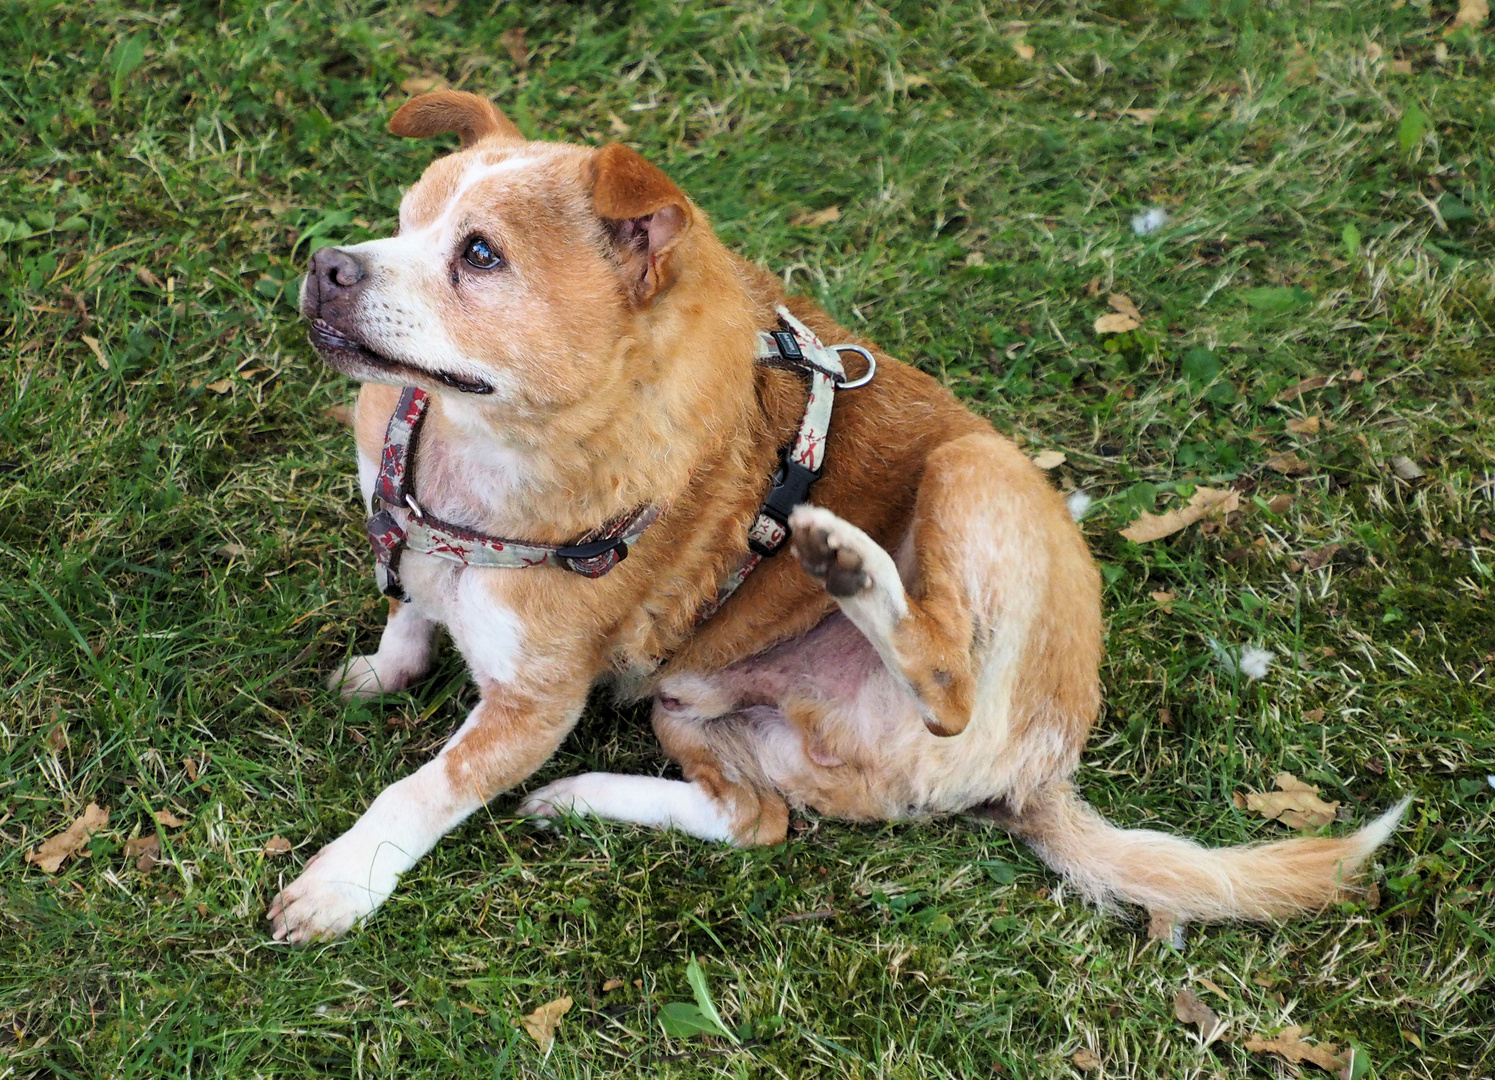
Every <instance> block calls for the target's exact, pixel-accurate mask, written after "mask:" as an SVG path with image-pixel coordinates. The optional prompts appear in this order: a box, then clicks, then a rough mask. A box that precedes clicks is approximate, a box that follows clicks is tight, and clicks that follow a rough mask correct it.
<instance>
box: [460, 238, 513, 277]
mask: <svg viewBox="0 0 1495 1080" xmlns="http://www.w3.org/2000/svg"><path fill="white" fill-rule="evenodd" d="M462 258H463V259H465V260H467V264H468V265H469V266H475V267H477V268H478V269H479V270H492V269H494V268H496V267H497V266H499V265H500V264H501V263H502V262H503V261H504V260H503V256H502V255H500V254H499V253H498V252H496V251H494V250H493V245H492V244H490V243H488V241H486V240H484V239H483V238H482V237H481V236H474V237H472V238H471V239H469V240H468V241H467V247H466V248H465V249H463V251H462Z"/></svg>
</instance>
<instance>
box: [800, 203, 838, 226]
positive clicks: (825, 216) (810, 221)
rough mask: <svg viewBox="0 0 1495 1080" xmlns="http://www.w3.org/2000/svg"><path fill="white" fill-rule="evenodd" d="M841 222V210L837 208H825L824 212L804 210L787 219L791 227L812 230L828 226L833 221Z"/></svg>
mask: <svg viewBox="0 0 1495 1080" xmlns="http://www.w3.org/2000/svg"><path fill="white" fill-rule="evenodd" d="M840 220H841V208H840V207H839V206H827V207H826V208H825V209H824V210H805V211H802V212H800V213H798V214H795V215H794V216H793V217H792V218H790V219H789V224H791V225H802V226H804V227H806V228H810V229H814V228H818V227H819V226H821V225H829V224H830V223H831V222H833V221H840Z"/></svg>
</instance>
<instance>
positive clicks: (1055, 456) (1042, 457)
mask: <svg viewBox="0 0 1495 1080" xmlns="http://www.w3.org/2000/svg"><path fill="white" fill-rule="evenodd" d="M1068 460H1069V459H1068V458H1067V457H1065V456H1064V452H1063V451H1062V450H1045V451H1044V452H1043V453H1041V454H1036V455H1034V458H1033V464H1035V465H1037V466H1038V467H1039V468H1040V469H1042V470H1043V471H1044V472H1048V471H1049V470H1050V469H1057V468H1058V467H1059V466H1060V465H1063V464H1064V463H1065V462H1066V461H1068Z"/></svg>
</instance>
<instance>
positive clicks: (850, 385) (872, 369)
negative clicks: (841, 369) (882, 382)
mask: <svg viewBox="0 0 1495 1080" xmlns="http://www.w3.org/2000/svg"><path fill="white" fill-rule="evenodd" d="M831 351H832V352H837V353H843V352H854V353H857V354H859V355H860V356H861V357H862V359H864V360H866V361H867V374H865V375H863V376H862V377H861V378H860V379H843V380H842V381H840V382H838V383H836V389H837V390H855V389H856V388H857V387H859V386H866V385H867V384H868V383H869V382H871V381H872V376H874V375H876V374H877V359H876V358H875V357H874V356H873V355H872V354H871V353H870V352H868V351H867V350H866V349H864V348H862V347H861V346H860V345H832V346H831Z"/></svg>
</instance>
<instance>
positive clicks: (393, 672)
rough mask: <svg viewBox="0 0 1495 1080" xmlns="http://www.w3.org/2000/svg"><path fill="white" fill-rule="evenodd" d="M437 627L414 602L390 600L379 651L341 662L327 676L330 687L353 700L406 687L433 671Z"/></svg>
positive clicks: (393, 691)
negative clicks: (432, 653)
mask: <svg viewBox="0 0 1495 1080" xmlns="http://www.w3.org/2000/svg"><path fill="white" fill-rule="evenodd" d="M436 626H437V624H436V623H435V622H433V621H431V620H430V619H428V618H426V617H425V616H424V615H422V614H421V613H420V612H419V611H417V610H416V609H415V606H414V605H413V604H403V603H401V602H400V601H398V600H391V601H390V602H389V619H388V620H387V621H386V622H385V624H384V633H383V634H382V635H381V636H380V638H379V651H378V652H375V653H371V654H369V655H368V656H355V657H353V658H352V659H350V660H348V661H346V662H345V663H343V664H342V665H340V666H339V667H338V669H337V670H336V671H334V672H333V673H332V675H331V676H330V677H329V678H328V679H327V685H328V687H329V688H330V689H333V690H336V691H337V692H338V693H339V694H341V695H342V696H343V697H345V698H350V699H352V698H371V697H376V696H378V695H379V694H392V693H395V692H396V691H398V690H403V689H404V688H405V687H407V686H409V685H410V684H411V683H412V682H414V681H415V680H416V679H418V678H420V677H421V676H422V675H424V674H425V673H426V672H427V671H428V670H430V667H431V643H432V641H433V639H434V638H435V636H436Z"/></svg>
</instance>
